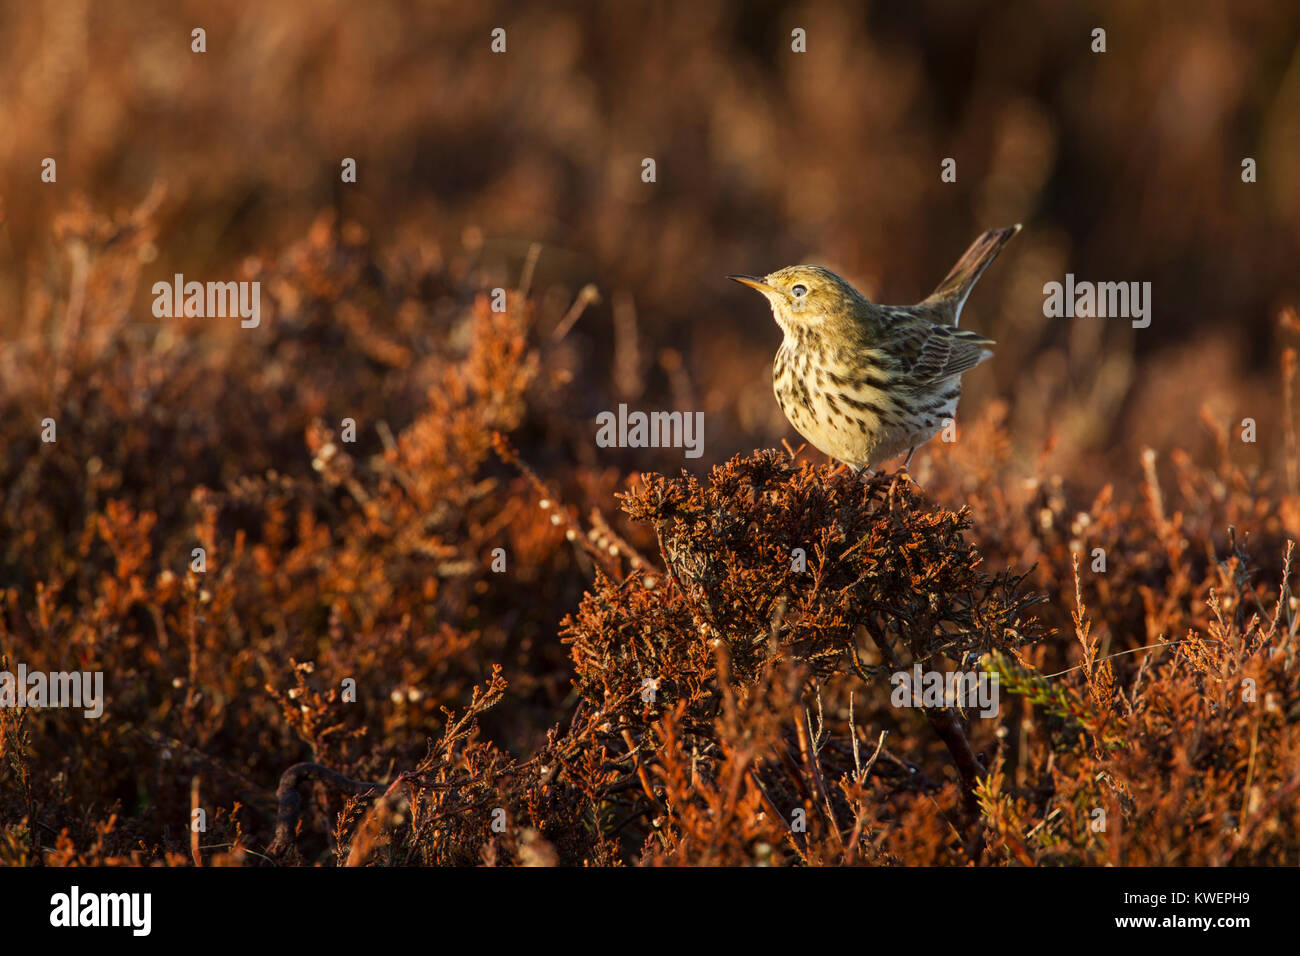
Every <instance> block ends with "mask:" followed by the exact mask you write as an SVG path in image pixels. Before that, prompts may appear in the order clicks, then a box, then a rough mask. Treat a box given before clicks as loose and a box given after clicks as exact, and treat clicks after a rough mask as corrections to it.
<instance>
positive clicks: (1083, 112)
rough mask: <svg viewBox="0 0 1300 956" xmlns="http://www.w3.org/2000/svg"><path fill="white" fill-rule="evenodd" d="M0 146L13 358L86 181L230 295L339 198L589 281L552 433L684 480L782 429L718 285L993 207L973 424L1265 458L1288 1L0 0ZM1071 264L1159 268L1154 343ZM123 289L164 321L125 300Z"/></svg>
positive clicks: (932, 269) (1084, 466) (410, 226)
mask: <svg viewBox="0 0 1300 956" xmlns="http://www.w3.org/2000/svg"><path fill="white" fill-rule="evenodd" d="M195 27H202V28H204V29H205V30H206V31H207V39H206V42H207V52H206V53H202V54H196V53H192V52H191V50H190V44H191V38H190V32H191V30H192V29H194V28H195ZM497 27H501V28H504V29H505V30H506V36H507V52H505V53H504V54H494V53H493V52H492V51H491V48H490V44H491V36H490V34H491V31H492V30H493V29H494V28H497ZM1098 27H1100V28H1104V29H1105V30H1106V43H1107V52H1105V53H1103V54H1098V53H1094V52H1092V42H1093V41H1092V31H1093V30H1094V29H1095V28H1098ZM795 28H802V29H803V30H805V31H806V37H807V52H806V53H794V52H792V50H791V31H792V30H794V29H795ZM0 130H2V131H3V133H2V135H0V184H3V185H0V197H2V199H0V203H2V205H0V217H2V218H0V334H2V335H3V337H4V338H6V339H13V338H19V337H23V336H31V335H38V334H44V333H46V332H48V331H49V330H48V329H45V328H39V327H33V326H34V325H40V324H41V323H42V322H48V323H55V322H57V321H58V313H57V310H54V311H52V312H50V313H49V317H48V318H45V315H46V313H45V311H42V310H40V309H37V308H35V307H34V306H33V298H34V296H35V292H34V290H35V289H37V288H39V287H42V286H43V285H44V284H45V283H47V282H48V281H49V280H50V278H51V276H54V277H55V278H57V276H58V273H59V271H60V270H61V269H63V268H65V264H64V263H62V262H61V260H60V257H59V255H58V254H57V251H56V246H55V243H54V240H53V237H52V230H51V224H52V221H53V220H54V218H55V217H56V215H57V214H58V213H60V212H61V211H64V210H66V209H67V208H68V206H69V204H70V202H71V201H72V200H73V197H76V196H78V195H80V196H84V197H86V198H87V200H88V201H89V202H90V204H91V205H92V206H93V207H94V208H95V209H97V210H99V211H104V212H112V211H113V210H115V209H119V208H127V207H131V206H134V205H135V204H137V203H139V202H140V201H141V199H143V197H144V196H145V195H146V194H147V193H148V192H149V190H150V189H151V187H152V186H154V185H155V184H156V183H163V184H165V185H166V187H167V192H166V198H165V200H164V202H163V205H162V207H161V209H160V212H159V218H160V226H161V228H160V232H159V235H158V240H157V243H156V247H153V248H151V249H150V255H151V256H156V259H154V260H153V261H152V262H151V263H150V265H149V266H148V268H147V269H146V270H145V276H146V279H147V280H148V283H151V282H152V281H154V280H155V279H158V278H168V277H170V276H171V275H172V273H173V272H183V273H185V274H186V275H187V278H196V279H199V280H201V281H204V280H209V279H223V278H233V277H234V272H235V270H237V269H238V268H239V264H240V263H241V262H242V261H243V260H244V259H245V257H248V256H251V255H257V254H265V253H268V252H273V251H274V250H276V249H279V248H281V247H282V246H283V245H284V244H285V243H287V242H290V241H292V240H294V239H296V238H298V237H300V236H301V235H303V233H304V232H305V231H306V229H307V228H308V226H309V224H310V223H311V222H312V220H313V219H314V218H315V217H316V216H317V215H318V214H319V213H320V211H321V210H322V209H328V208H330V207H336V208H337V210H338V213H339V215H340V219H341V220H344V221H346V220H355V221H356V222H358V223H360V224H362V225H363V226H364V227H365V228H366V229H367V230H368V231H369V234H370V235H371V237H372V238H373V240H374V241H375V242H376V243H379V244H382V243H386V242H397V241H401V240H402V239H403V238H407V237H411V236H420V237H422V238H425V239H428V240H432V241H435V242H437V243H438V244H439V246H440V247H442V248H444V249H447V250H452V251H458V252H464V251H466V250H468V251H469V252H471V253H472V254H473V255H475V256H476V257H478V258H479V259H480V260H481V261H482V262H484V263H487V264H490V265H491V266H492V267H493V268H494V269H496V270H497V272H498V273H499V274H500V275H501V276H503V277H504V279H503V281H516V280H517V279H518V277H519V275H520V272H521V270H522V263H523V261H524V259H525V256H526V253H527V250H528V248H529V246H530V245H531V244H533V243H539V244H540V245H541V253H540V258H539V259H538V261H537V269H536V274H535V278H534V280H533V284H532V287H533V291H534V292H535V293H536V294H539V295H541V296H544V297H550V298H552V299H554V300H556V301H559V302H567V301H569V300H571V299H572V297H573V296H574V295H576V293H577V292H578V290H579V289H580V288H582V287H583V286H584V285H585V284H586V283H594V284H595V285H596V286H597V287H598V288H599V289H600V290H601V293H602V296H603V299H602V302H601V304H600V305H598V306H595V307H592V308H591V309H589V310H588V311H587V312H586V314H584V315H583V317H582V318H581V320H580V321H579V323H578V325H577V326H576V327H575V329H574V331H573V333H572V336H573V342H574V343H576V346H577V347H578V348H580V349H581V350H582V351H583V356H582V359H583V362H584V364H585V366H586V368H587V374H588V375H592V376H594V377H595V378H596V379H598V380H603V381H604V383H605V384H604V386H603V388H602V392H601V394H599V395H596V394H593V396H592V398H591V401H590V407H588V408H582V409H577V410H576V411H577V412H580V413H581V414H583V415H589V416H593V417H594V414H595V413H596V411H598V410H600V409H602V408H606V407H609V402H610V401H611V399H613V400H618V399H622V400H628V401H631V402H633V403H634V405H637V406H638V407H646V408H650V407H663V406H670V407H676V408H683V409H697V408H702V409H703V410H704V411H705V412H706V418H707V422H708V424H707V431H706V435H707V437H708V440H707V443H706V453H705V457H704V459H703V460H702V463H701V464H707V463H710V462H713V461H717V460H720V459H722V458H725V457H727V456H728V455H730V454H732V453H734V452H737V451H741V450H748V449H750V448H753V447H755V446H756V445H772V444H776V443H778V442H779V441H780V440H781V439H782V438H789V439H791V440H792V441H793V440H794V439H795V438H796V436H795V434H794V432H793V430H792V429H790V428H789V427H788V426H787V424H786V423H785V421H784V419H783V417H782V416H781V413H780V411H779V409H778V408H777V406H776V403H775V402H774V401H773V399H772V397H771V387H770V371H769V369H770V362H771V358H772V355H773V354H774V352H775V350H776V348H777V345H778V344H779V341H780V334H779V332H778V330H777V328H776V326H775V325H774V324H773V323H772V321H771V318H770V315H769V313H768V311H767V308H766V305H765V304H764V303H763V302H762V301H761V300H760V299H759V298H758V297H757V296H756V295H754V294H753V293H752V292H749V291H747V290H745V289H742V288H740V287H739V286H736V285H734V284H732V283H729V282H727V281H726V280H725V279H724V278H723V277H724V276H725V275H726V274H727V273H732V272H757V273H763V272H768V271H771V270H773V269H776V268H778V267H780V266H783V265H787V264H791V263H795V262H817V263H822V264H825V265H827V266H829V267H831V268H833V269H835V270H837V271H839V272H841V273H843V274H844V275H845V276H847V277H848V278H850V279H851V280H852V281H854V282H855V283H857V284H858V285H859V287H860V288H861V289H862V290H863V291H864V292H866V293H867V294H868V295H870V296H871V297H872V298H873V299H875V300H876V301H884V302H911V301H915V300H918V299H920V298H922V297H924V296H925V295H926V294H928V292H929V291H930V290H931V288H932V287H933V286H934V285H935V284H936V283H937V281H938V280H939V279H940V278H941V277H942V276H943V275H944V273H945V272H946V271H947V269H948V268H949V267H950V266H951V264H952V263H953V261H954V260H955V259H956V258H957V257H958V255H960V253H961V252H962V251H963V250H964V249H965V247H966V245H967V244H968V243H969V242H970V241H971V240H972V239H973V238H974V237H975V235H977V234H978V233H979V232H980V231H981V230H983V229H986V228H990V227H995V226H1004V225H1008V224H1010V223H1013V222H1017V221H1019V222H1023V223H1024V224H1025V226H1026V229H1025V232H1024V233H1023V234H1022V235H1021V236H1020V237H1018V238H1017V239H1016V240H1015V241H1014V242H1013V243H1012V244H1011V245H1010V246H1009V247H1008V248H1007V250H1006V251H1005V252H1004V253H1003V255H1002V257H1001V258H1000V259H999V261H998V262H997V264H996V265H995V266H994V267H993V268H992V269H991V270H990V271H989V272H988V273H987V274H986V276H985V278H984V279H983V280H982V282H981V284H980V286H979V287H978V288H977V290H976V292H975V294H974V296H973V298H972V299H971V301H970V303H969V304H968V306H967V309H966V311H965V313H964V315H963V324H964V325H967V326H970V327H973V328H977V329H979V330H980V331H983V332H985V333H987V334H989V335H991V336H993V337H994V338H996V339H997V340H998V341H999V347H998V350H997V355H996V357H995V359H994V360H993V361H992V362H991V363H989V364H987V365H985V366H983V367H981V369H980V370H979V371H978V372H977V373H975V374H973V375H971V376H968V378H967V391H966V398H965V399H964V400H963V405H962V415H963V416H965V417H967V418H970V417H972V416H975V417H978V416H981V415H986V414H993V413H995V411H994V410H1003V411H1004V412H1005V415H1006V420H1007V423H1008V424H1009V426H1010V434H1011V435H1012V436H1013V441H1014V442H1015V446H1016V449H1017V450H1018V452H1019V453H1020V454H1022V455H1023V456H1025V457H1026V458H1027V459H1028V458H1030V457H1034V456H1037V455H1039V454H1041V453H1042V452H1043V451H1044V449H1045V448H1047V447H1048V445H1049V443H1053V440H1054V443H1053V444H1052V447H1053V449H1054V450H1053V451H1052V452H1051V454H1052V455H1055V456H1058V457H1059V458H1060V459H1061V461H1060V462H1058V464H1060V465H1062V466H1063V467H1067V468H1068V469H1069V470H1070V471H1071V472H1072V473H1074V474H1075V475H1090V474H1095V475H1097V476H1099V479H1104V478H1106V477H1107V475H1108V474H1110V473H1112V472H1113V471H1114V469H1116V468H1119V469H1123V470H1126V471H1130V472H1133V473H1136V472H1137V470H1138V465H1137V451H1138V449H1139V448H1140V447H1142V446H1143V445H1148V444H1149V445H1152V446H1154V447H1156V448H1158V449H1160V448H1167V447H1170V446H1173V445H1180V446H1182V447H1186V448H1191V449H1193V450H1195V449H1197V448H1201V449H1203V450H1204V449H1208V447H1209V438H1208V436H1207V435H1206V434H1204V432H1205V429H1204V428H1203V426H1202V424H1201V423H1200V421H1199V414H1198V413H1199V411H1200V409H1201V408H1202V407H1204V408H1205V409H1206V410H1207V411H1208V415H1209V417H1210V418H1211V419H1213V420H1214V421H1217V422H1219V423H1221V424H1222V425H1225V426H1226V425H1229V424H1230V423H1234V422H1239V421H1240V419H1241V418H1242V417H1245V416H1251V417H1254V418H1256V419H1257V420H1258V421H1259V423H1260V444H1259V448H1258V451H1254V450H1251V451H1248V454H1249V453H1255V454H1258V456H1259V464H1260V465H1261V466H1267V465H1268V463H1269V461H1270V460H1271V459H1272V456H1273V455H1274V454H1275V452H1276V450H1277V449H1278V447H1279V446H1280V444H1281V442H1280V440H1279V439H1278V438H1277V436H1278V435H1280V433H1281V432H1280V427H1281V426H1280V422H1281V410H1280V408H1279V407H1278V405H1279V401H1278V395H1279V389H1280V386H1279V384H1278V382H1279V378H1278V372H1277V367H1276V362H1275V358H1274V357H1275V355H1276V353H1277V351H1278V346H1279V344H1280V342H1281V341H1282V339H1283V337H1284V333H1283V332H1282V331H1280V329H1279V326H1278V322H1277V316H1278V312H1279V310H1280V309H1282V308H1283V307H1285V306H1287V305H1288V304H1293V303H1295V302H1296V301H1297V299H1298V298H1300V276H1298V275H1297V272H1298V270H1297V263H1298V262H1300V255H1298V254H1300V4H1296V3H1293V2H1292V3H1288V2H1268V0H1237V2H1219V3H1205V4H1187V3H1179V2H1155V3H1141V4H1136V3H1120V2H1113V3H1071V4H1062V3H1059V2H1056V0H1018V2H1008V3H972V4H963V5H956V4H948V3H939V2H915V3H855V2H809V3H755V4H741V3H735V2H718V0H692V2H691V3H688V4H687V3H682V4H663V3H633V2H620V3H606V4H594V3H564V2H559V3H518V4H507V3H494V2H475V3H420V4H416V3H397V2H384V0H369V2H366V3H360V4H358V3H351V2H341V0H336V2H316V0H313V2H310V3H306V2H301V0H296V2H286V3H274V4H241V3H229V2H203V3H198V2H189V0H166V2H163V0H152V2H151V0H143V2H139V0H137V2H131V3H122V2H98V3H91V2H89V0H82V2H77V0H69V2H51V3H40V4H18V3H14V2H12V0H9V2H6V3H4V4H3V6H2V7H0ZM47 156H49V157H53V158H55V159H56V160H57V162H58V182H57V184H56V185H46V184H42V183H41V182H40V179H39V175H40V164H41V161H42V159H43V158H44V157H47ZM344 157H354V158H355V159H356V160H357V163H358V182H357V183H356V184H351V185H344V184H341V183H340V181H339V180H340V177H339V173H340V162H341V161H342V159H343V158H344ZM645 157H651V158H653V159H654V160H655V161H656V164H657V182H655V183H653V184H646V183H643V182H642V181H641V169H642V165H641V161H642V159H643V158H645ZM946 157H951V158H953V159H955V160H956V162H957V181H956V183H944V182H941V180H940V164H941V162H942V161H943V160H944V159H945V158H946ZM1245 157H1251V158H1253V159H1255V160H1256V162H1257V164H1258V174H1257V175H1258V182H1256V183H1253V184H1247V183H1243V182H1242V178H1241V162H1242V160H1243V158H1245ZM1066 272H1073V273H1074V274H1075V275H1076V276H1077V277H1078V278H1079V279H1081V280H1083V279H1088V280H1093V281H1150V282H1151V283H1152V286H1153V321H1152V323H1151V326H1150V327H1149V328H1147V329H1142V330H1135V329H1133V328H1131V327H1130V326H1129V323H1128V322H1127V321H1124V320H1119V319H1108V320H1103V319H1048V318H1045V317H1044V316H1043V311H1042V306H1043V293H1042V286H1043V283H1044V282H1047V281H1053V280H1056V281H1060V280H1061V279H1063V277H1064V275H1065V273H1066ZM135 302H136V310H137V312H138V316H139V321H140V322H141V323H150V322H155V321H157V320H154V319H153V318H152V315H151V312H150V303H151V296H150V294H149V289H148V284H147V283H142V285H141V288H139V289H138V290H137V291H136V296H135ZM999 399H1001V400H1003V401H1005V403H1006V405H1005V406H1002V405H999V404H997V400H999ZM996 413H999V414H1000V413H1002V411H997V412H996ZM686 464H688V465H691V466H692V467H695V463H691V462H686Z"/></svg>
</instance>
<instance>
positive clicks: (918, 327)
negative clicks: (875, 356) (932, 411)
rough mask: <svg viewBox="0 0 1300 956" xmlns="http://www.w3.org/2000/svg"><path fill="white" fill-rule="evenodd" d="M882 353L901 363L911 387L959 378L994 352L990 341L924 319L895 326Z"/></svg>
mask: <svg viewBox="0 0 1300 956" xmlns="http://www.w3.org/2000/svg"><path fill="white" fill-rule="evenodd" d="M886 335H887V340H886V341H885V342H883V343H882V349H881V350H882V351H883V352H885V353H886V354H888V355H892V356H893V357H894V359H895V361H896V362H897V363H898V364H897V368H896V372H897V373H898V375H899V377H900V378H901V379H902V380H903V381H905V382H907V383H909V384H912V385H928V384H931V383H933V382H941V381H943V380H944V379H945V378H951V377H952V376H954V375H960V374H961V373H962V372H965V371H968V370H969V369H972V368H974V367H975V366H976V365H978V364H979V363H980V362H982V361H984V360H985V359H986V358H988V357H989V356H990V355H992V354H993V353H992V352H990V351H989V350H988V346H990V345H993V344H994V342H993V340H992V339H990V338H986V337H985V336H983V335H980V334H979V333H978V332H971V331H969V330H966V329H958V328H954V327H953V326H950V325H936V324H935V323H933V322H931V321H929V320H928V319H924V318H916V319H913V320H911V321H901V322H895V323H892V324H891V325H890V326H888V329H887V333H886Z"/></svg>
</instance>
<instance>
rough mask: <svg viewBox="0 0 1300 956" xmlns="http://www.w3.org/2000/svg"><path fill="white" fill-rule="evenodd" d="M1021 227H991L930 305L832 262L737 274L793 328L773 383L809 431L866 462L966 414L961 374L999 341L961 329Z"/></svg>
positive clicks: (838, 452)
mask: <svg viewBox="0 0 1300 956" xmlns="http://www.w3.org/2000/svg"><path fill="white" fill-rule="evenodd" d="M1019 231H1020V226H1019V225H1016V226H1012V227H1011V228H1009V229H998V230H991V231H989V232H986V233H984V234H983V235H982V236H980V237H979V238H978V239H976V240H975V242H974V243H973V244H972V245H971V247H970V248H969V249H968V250H966V253H965V255H963V256H962V257H961V259H959V260H958V262H957V264H956V265H955V266H953V268H952V271H951V272H949V273H948V275H947V277H946V278H945V279H944V280H943V282H941V283H939V287H938V288H937V289H936V290H935V291H934V294H933V295H931V296H930V297H929V298H928V299H926V300H925V301H924V302H920V303H918V304H916V305H910V306H890V305H875V304H873V303H871V302H869V301H868V300H867V298H866V297H865V296H864V295H862V294H861V293H860V292H858V291H857V290H856V289H855V288H853V286H851V285H849V283H847V282H845V281H844V280H843V279H841V278H840V277H839V276H837V275H836V274H835V273H833V272H831V271H830V270H829V269H823V268H822V267H821V266H788V267H786V268H784V269H780V270H778V271H776V272H773V273H772V274H771V275H767V276H762V277H758V276H731V278H733V279H735V280H737V281H738V282H742V283H744V284H745V285H748V286H750V287H752V288H755V289H757V290H758V291H760V292H762V293H763V294H764V295H765V296H766V297H767V299H768V301H769V302H770V303H771V304H772V314H773V315H774V316H775V318H776V321H777V324H778V325H780V326H781V329H782V331H783V332H784V333H785V340H784V341H783V342H782V343H781V348H780V349H779V350H778V351H777V353H776V361H775V362H774V363H773V366H772V388H773V391H774V392H775V393H776V399H777V401H778V402H779V403H780V405H781V408H782V410H783V411H784V412H785V414H786V417H787V418H788V419H789V420H790V423H791V424H792V425H794V427H795V428H796V429H797V430H798V431H799V433H800V434H801V435H803V436H804V438H806V439H808V441H810V442H812V444H813V445H814V446H815V447H817V448H818V449H820V450H821V451H823V452H825V453H826V454H828V455H831V456H832V457H834V458H838V459H839V460H840V461H843V462H847V463H848V464H850V465H853V466H854V467H856V468H874V467H876V466H877V465H878V464H879V463H881V462H883V461H887V460H888V459H890V458H893V457H895V456H897V455H900V454H902V453H903V452H906V451H908V450H909V449H915V448H916V446H918V445H920V444H922V443H924V442H926V441H929V440H930V439H931V438H933V437H934V436H935V435H936V434H937V433H938V432H939V431H940V430H941V429H942V428H943V427H944V421H945V420H946V419H949V418H952V417H953V416H954V415H955V414H956V411H957V401H958V399H959V398H960V397H961V376H962V374H963V373H964V372H968V371H969V370H970V369H972V368H974V367H975V366H976V365H978V364H979V363H980V362H982V361H984V360H985V359H987V358H989V357H990V356H991V355H992V354H993V353H992V352H991V351H989V346H991V345H993V344H994V343H993V340H992V339H989V338H986V337H985V336H982V335H980V334H978V333H976V332H971V331H968V330H966V329H959V328H957V322H958V320H959V319H960V317H961V307H962V305H963V304H964V303H965V301H966V297H967V296H968V295H969V294H970V290H971V287H972V286H974V284H975V282H976V280H977V279H979V277H980V274H981V273H983V271H984V270H985V269H986V268H987V267H988V265H989V263H990V262H992V261H993V259H994V257H995V256H997V254H998V250H1000V249H1001V248H1002V246H1003V244H1005V243H1006V241H1007V240H1008V239H1010V238H1011V237H1012V236H1014V235H1015V234H1016V233H1017V232H1019Z"/></svg>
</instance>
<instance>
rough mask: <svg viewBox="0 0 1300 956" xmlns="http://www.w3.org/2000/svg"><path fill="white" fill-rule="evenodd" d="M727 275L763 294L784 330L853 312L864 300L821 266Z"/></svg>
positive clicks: (810, 324)
mask: <svg viewBox="0 0 1300 956" xmlns="http://www.w3.org/2000/svg"><path fill="white" fill-rule="evenodd" d="M727 278H728V279H735V280H736V281H737V282H739V283H740V284H741V285H747V286H749V287H750V288H751V289H757V290H758V291H759V292H761V293H763V295H765V296H766V297H767V301H768V302H770V303H771V304H772V315H773V316H774V317H775V318H776V321H777V324H778V325H780V326H781V328H782V329H785V330H789V329H795V328H800V327H802V328H809V327H812V326H816V325H820V324H822V323H824V322H826V321H827V320H830V319H834V318H836V317H839V316H844V315H852V314H854V313H855V312H856V311H857V309H858V308H859V307H860V306H861V305H864V304H866V302H867V300H866V297H865V296H863V295H862V293H860V292H858V290H857V289H855V288H853V286H851V285H849V284H848V283H847V282H845V281H844V280H843V279H841V278H840V277H839V276H837V275H836V274H835V273H834V272H831V270H830V269H823V268H822V267H821V266H786V267H785V268H784V269H778V270H777V271H776V272H773V273H772V274H771V275H766V276H744V275H736V276H727Z"/></svg>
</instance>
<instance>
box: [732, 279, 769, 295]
mask: <svg viewBox="0 0 1300 956" xmlns="http://www.w3.org/2000/svg"><path fill="white" fill-rule="evenodd" d="M727 278H728V279H735V280H736V281H737V282H739V283H740V284H741V285H747V286H749V287H750V288H751V289H757V290H758V291H759V292H762V293H763V294H764V295H766V294H767V293H768V292H775V291H776V289H774V288H772V287H771V286H770V285H768V284H767V283H766V282H764V281H763V277H762V276H727Z"/></svg>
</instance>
